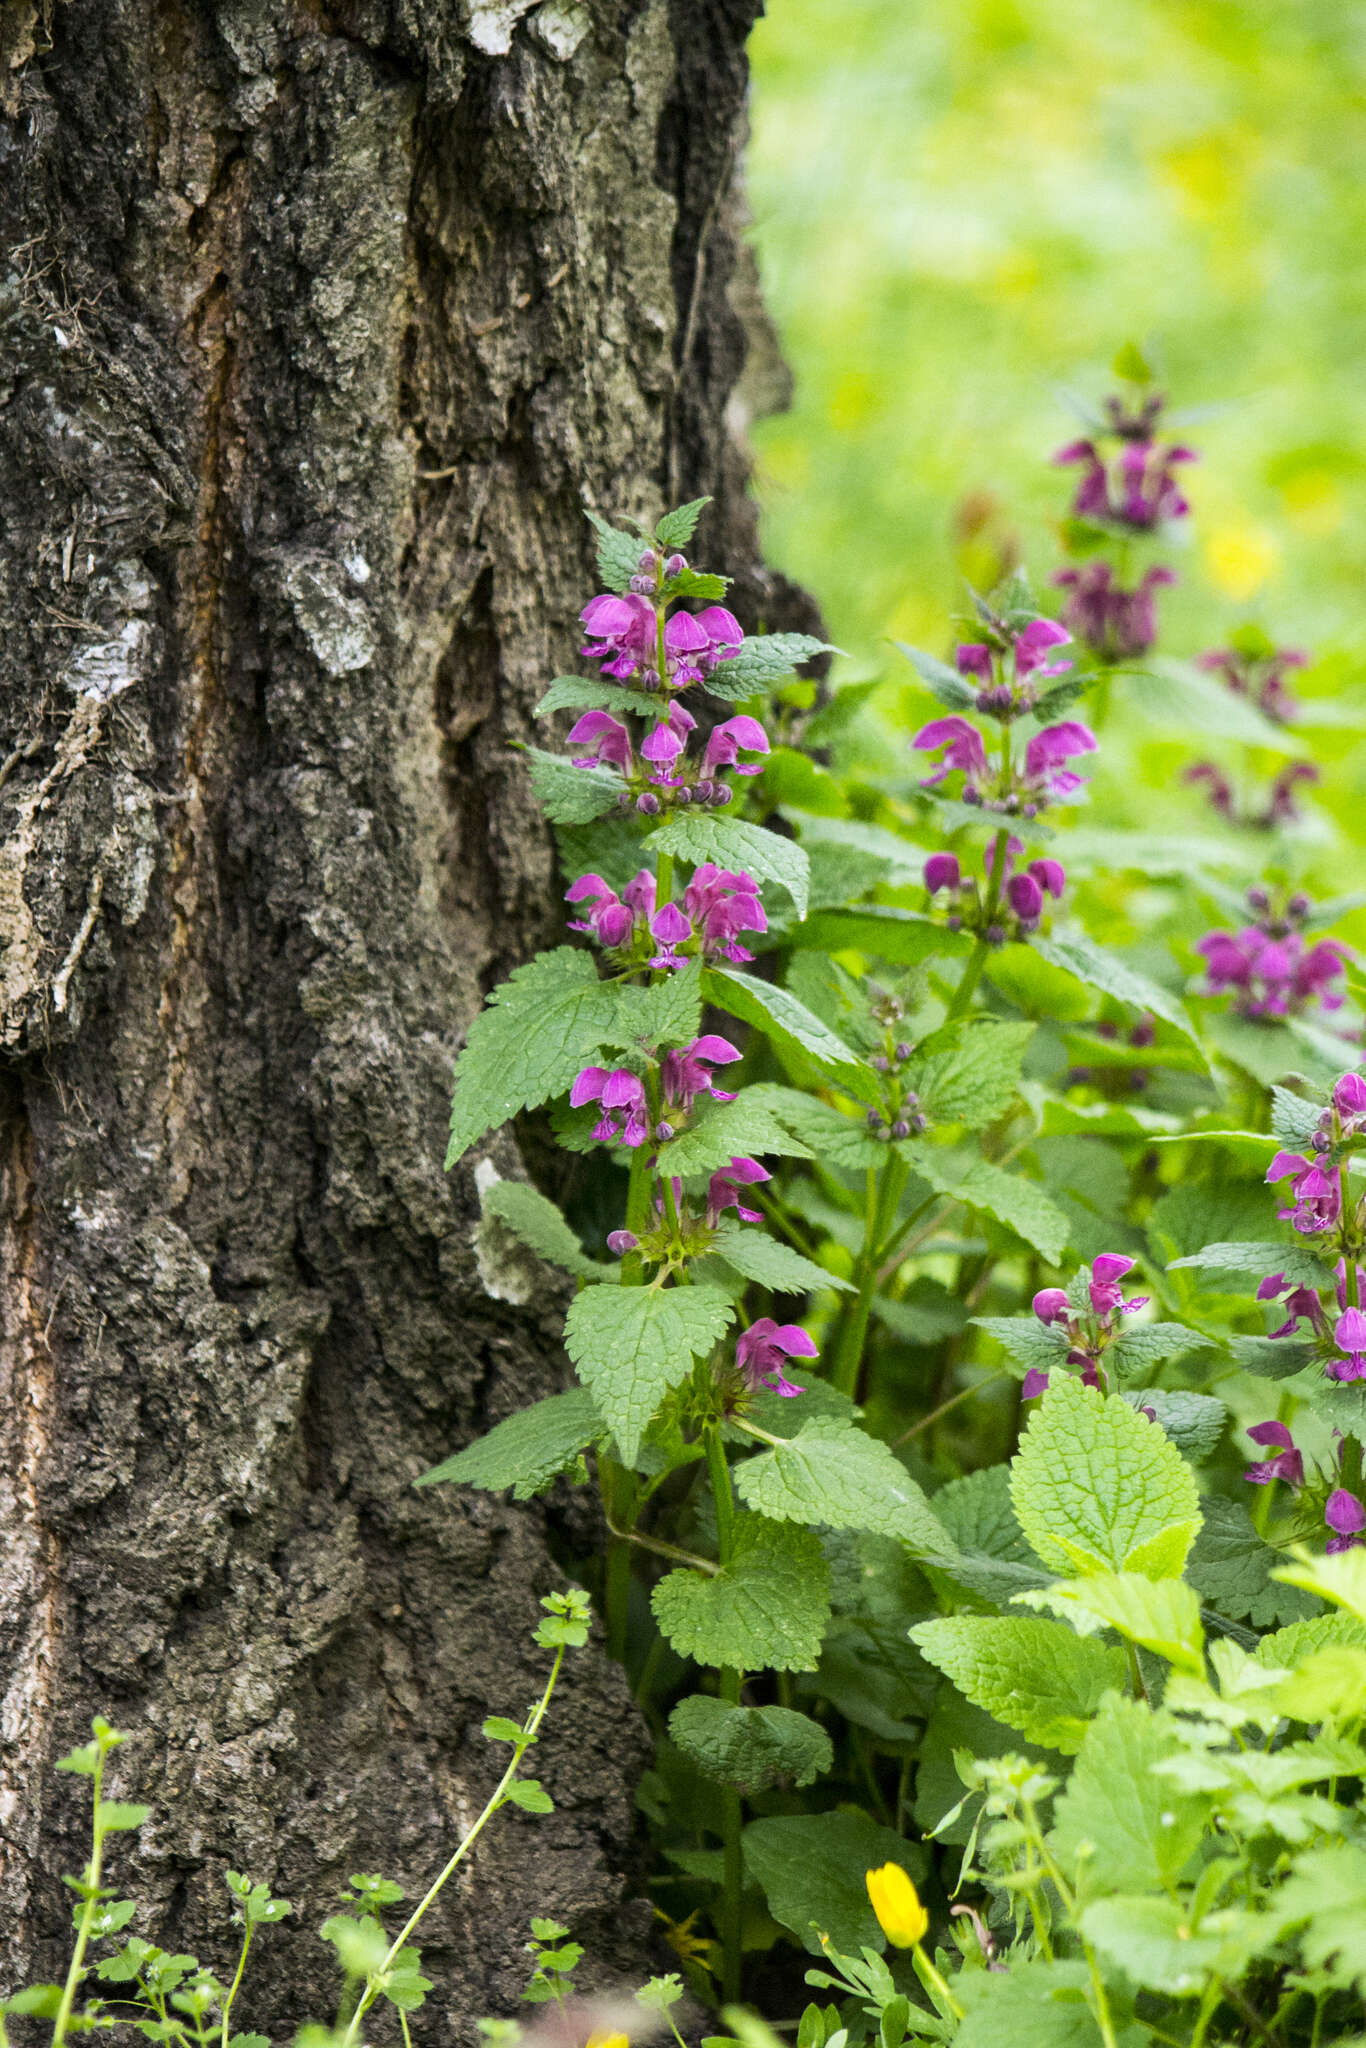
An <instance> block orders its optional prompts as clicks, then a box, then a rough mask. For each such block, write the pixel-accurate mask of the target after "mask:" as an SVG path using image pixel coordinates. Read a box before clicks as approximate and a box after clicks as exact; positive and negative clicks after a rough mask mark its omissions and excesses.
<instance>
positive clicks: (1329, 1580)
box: [1273, 1548, 1366, 1621]
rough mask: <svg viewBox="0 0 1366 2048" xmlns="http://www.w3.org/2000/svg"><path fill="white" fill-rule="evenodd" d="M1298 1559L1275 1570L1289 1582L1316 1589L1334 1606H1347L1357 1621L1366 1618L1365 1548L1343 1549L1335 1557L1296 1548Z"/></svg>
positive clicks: (1314, 1590) (1285, 1581)
mask: <svg viewBox="0 0 1366 2048" xmlns="http://www.w3.org/2000/svg"><path fill="white" fill-rule="evenodd" d="M1294 1556H1295V1560H1296V1561H1295V1563H1294V1564H1291V1565H1286V1566H1285V1567H1283V1569H1282V1570H1280V1571H1278V1572H1275V1573H1273V1577H1275V1578H1277V1579H1280V1580H1281V1581H1282V1582H1283V1583H1284V1584H1285V1585H1287V1586H1299V1587H1301V1588H1302V1589H1303V1590H1304V1591H1305V1592H1306V1593H1316V1594H1317V1595H1318V1597H1319V1599H1320V1600H1327V1601H1328V1602H1329V1603H1330V1605H1332V1606H1334V1607H1345V1608H1346V1610H1347V1612H1348V1613H1349V1614H1351V1615H1354V1616H1355V1617H1356V1619H1357V1620H1358V1621H1366V1550H1363V1549H1361V1548H1357V1549H1355V1550H1341V1551H1339V1552H1338V1553H1337V1555H1336V1556H1335V1557H1311V1556H1310V1554H1309V1552H1308V1551H1307V1550H1303V1549H1297V1550H1296V1551H1295V1553H1294Z"/></svg>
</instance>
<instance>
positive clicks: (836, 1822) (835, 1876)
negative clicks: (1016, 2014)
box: [744, 1812, 999, 2048]
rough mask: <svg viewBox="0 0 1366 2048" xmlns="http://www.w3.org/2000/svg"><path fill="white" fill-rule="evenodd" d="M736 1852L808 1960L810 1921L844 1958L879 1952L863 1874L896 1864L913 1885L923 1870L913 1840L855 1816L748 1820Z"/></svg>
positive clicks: (812, 1946) (812, 1948) (814, 1944)
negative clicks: (741, 1848) (740, 1853)
mask: <svg viewBox="0 0 1366 2048" xmlns="http://www.w3.org/2000/svg"><path fill="white" fill-rule="evenodd" d="M744 1849H745V1868H746V1870H747V1871H748V1873H749V1875H750V1877H751V1878H753V1880H754V1882H755V1883H756V1884H757V1885H759V1886H760V1888H761V1889H762V1891H763V1894H764V1898H765V1900H766V1902H767V1904H768V1910H769V1912H770V1913H771V1914H772V1915H773V1917H774V1919H775V1920H777V1921H779V1922H780V1923H781V1925H782V1926H784V1927H786V1928H788V1929H790V1931H791V1932H792V1933H793V1934H795V1935H796V1936H797V1938H798V1940H799V1941H801V1942H802V1943H803V1944H804V1946H805V1947H806V1949H807V1952H808V1953H809V1954H811V1955H819V1954H820V1953H821V1946H820V1943H819V1941H818V1940H817V1938H816V1935H815V1933H814V1932H813V1929H812V1922H813V1921H814V1922H815V1925H816V1927H817V1928H819V1930H820V1932H821V1933H822V1934H825V1935H828V1936H829V1938H830V1940H831V1942H833V1944H834V1946H835V1947H836V1948H837V1949H840V1950H841V1951H843V1952H844V1953H845V1954H846V1955H857V1954H858V1953H859V1951H860V1950H861V1949H863V1948H871V1949H874V1950H878V1951H880V1950H882V1949H883V1948H885V1947H886V1936H885V1935H884V1934H883V1932H882V1929H881V1927H880V1926H879V1925H878V1921H877V1915H876V1914H875V1913H874V1911H873V1909H872V1906H871V1904H870V1903H869V1899H868V1887H867V1884H866V1882H865V1876H864V1874H865V1872H866V1871H869V1870H877V1869H880V1868H881V1866H882V1865H883V1864H884V1863H899V1864H900V1865H901V1867H902V1869H903V1870H904V1871H906V1873H907V1875H908V1876H909V1877H910V1878H911V1880H912V1882H913V1883H914V1882H916V1881H918V1880H923V1878H924V1876H925V1870H926V1858H925V1851H924V1850H923V1849H922V1848H921V1846H920V1844H919V1843H918V1842H908V1841H906V1840H905V1839H904V1838H903V1837H902V1836H900V1835H897V1834H893V1832H892V1830H891V1829H890V1828H883V1827H879V1826H878V1825H877V1824H876V1822H875V1821H871V1820H868V1819H867V1818H866V1817H865V1816H864V1815H863V1814H861V1813H845V1812H834V1813H793V1814H777V1815H774V1816H773V1817H772V1818H769V1819H765V1820H755V1821H751V1822H750V1824H749V1826H748V1827H747V1828H746V1829H745V1832H744ZM998 2048H999V2044H998Z"/></svg>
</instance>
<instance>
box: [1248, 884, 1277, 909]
mask: <svg viewBox="0 0 1366 2048" xmlns="http://www.w3.org/2000/svg"><path fill="white" fill-rule="evenodd" d="M1247 902H1248V908H1249V909H1250V910H1270V908H1271V892H1270V890H1269V889H1263V888H1262V887H1261V885H1260V883H1259V884H1258V885H1257V886H1256V887H1255V888H1252V889H1249V890H1248V892H1247Z"/></svg>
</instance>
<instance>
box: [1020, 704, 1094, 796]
mask: <svg viewBox="0 0 1366 2048" xmlns="http://www.w3.org/2000/svg"><path fill="white" fill-rule="evenodd" d="M1095 751H1096V736H1095V734H1094V733H1093V732H1092V731H1091V729H1090V727H1089V726H1085V725H1081V724H1079V723H1078V722H1077V720H1076V719H1074V718H1065V719H1064V720H1063V721H1062V723H1061V724H1060V725H1047V726H1045V727H1044V729H1043V731H1042V732H1036V733H1035V735H1034V737H1033V738H1032V739H1031V740H1030V742H1029V744H1028V746H1027V747H1026V748H1025V784H1026V787H1027V789H1028V791H1029V793H1030V794H1031V795H1032V796H1033V797H1034V798H1035V800H1036V801H1046V800H1048V799H1049V798H1054V797H1068V796H1072V795H1073V794H1074V793H1075V792H1076V791H1077V790H1079V789H1081V788H1083V787H1084V785H1085V782H1086V777H1085V776H1084V775H1078V774H1076V773H1075V772H1074V771H1073V770H1072V769H1070V768H1067V767H1064V765H1063V764H1064V762H1067V761H1070V760H1071V759H1072V757H1073V755H1074V754H1094V753H1095Z"/></svg>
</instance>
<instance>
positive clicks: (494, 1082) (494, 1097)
mask: <svg viewBox="0 0 1366 2048" xmlns="http://www.w3.org/2000/svg"><path fill="white" fill-rule="evenodd" d="M617 1009H618V1002H617V992H616V990H615V989H613V987H612V986H611V984H610V983H608V982H605V981H599V979H598V970H597V968H596V966H595V965H594V963H593V958H592V955H591V954H589V953H582V952H579V951H578V950H577V948H575V947H573V946H557V947H556V949H555V951H554V952H553V953H538V954H537V955H536V958H535V959H534V960H529V961H528V962H527V964H526V966H525V967H518V968H517V969H516V970H515V971H514V972H513V973H512V974H511V975H510V976H509V977H508V979H507V980H506V981H505V982H503V983H502V984H501V985H500V986H499V987H498V988H496V989H495V990H494V991H493V993H492V995H491V996H490V997H489V1000H488V1004H487V1006H486V1007H485V1008H484V1009H483V1010H482V1011H481V1012H480V1014H479V1015H478V1016H477V1017H476V1018H475V1020H474V1022H473V1023H472V1024H471V1025H470V1028H469V1035H468V1037H467V1039H466V1041H465V1048H464V1051H463V1052H462V1053H461V1054H460V1057H459V1058H458V1059H457V1061H456V1063H455V1098H454V1100H453V1102H452V1104H451V1139H450V1145H449V1148H448V1150H447V1153H446V1164H447V1166H448V1167H449V1166H453V1165H454V1164H455V1162H456V1160H457V1159H459V1158H460V1157H461V1156H462V1154H463V1153H465V1152H467V1151H468V1150H469V1148H470V1146H471V1145H472V1144H473V1143H474V1142H475V1140H476V1139H477V1138H481V1137H482V1136H483V1135H484V1133H485V1131H489V1130H493V1129H494V1128H496V1126H497V1125H499V1124H504V1123H506V1122H507V1120H508V1118H509V1117H511V1116H515V1115H516V1114H517V1112H518V1110H521V1109H531V1108H533V1107H534V1106H535V1105H536V1104H537V1103H538V1102H546V1101H548V1100H549V1098H550V1097H551V1096H552V1095H559V1094H562V1093H563V1092H564V1090H565V1089H567V1088H568V1087H569V1085H570V1083H571V1081H572V1080H573V1079H574V1076H575V1074H576V1073H577V1072H578V1071H579V1068H580V1067H581V1066H583V1065H584V1064H585V1062H586V1061H587V1059H588V1057H589V1055H590V1054H592V1053H593V1052H595V1051H596V1050H597V1048H598V1045H599V1043H600V1042H601V1038H602V1034H603V1032H604V1031H609V1030H610V1029H611V1028H612V1026H613V1024H614V1023H615V1021H616V1016H617Z"/></svg>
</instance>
